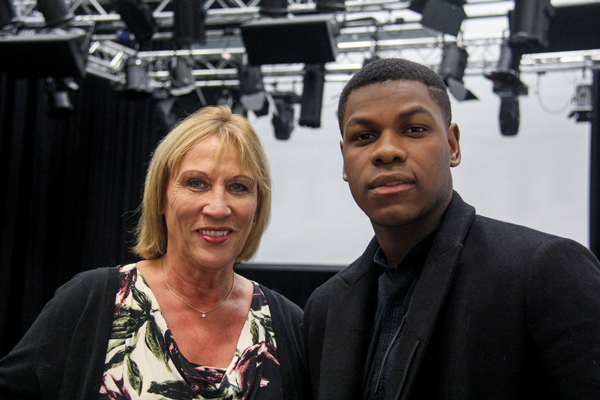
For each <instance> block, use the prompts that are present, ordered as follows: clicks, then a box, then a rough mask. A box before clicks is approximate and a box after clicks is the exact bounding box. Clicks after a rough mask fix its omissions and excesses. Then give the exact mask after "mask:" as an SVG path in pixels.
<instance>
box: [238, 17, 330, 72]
mask: <svg viewBox="0 0 600 400" xmlns="http://www.w3.org/2000/svg"><path fill="white" fill-rule="evenodd" d="M337 28H338V27H337V21H336V20H335V18H332V16H331V15H318V16H308V17H304V16H299V17H296V18H294V19H284V18H274V19H268V20H257V21H252V22H249V23H246V24H242V26H241V31H242V38H243V40H244V45H245V47H246V53H247V54H248V62H249V64H250V65H264V64H293V63H327V62H330V61H335V56H336V53H337V47H336V45H335V41H334V31H336V30H337Z"/></svg>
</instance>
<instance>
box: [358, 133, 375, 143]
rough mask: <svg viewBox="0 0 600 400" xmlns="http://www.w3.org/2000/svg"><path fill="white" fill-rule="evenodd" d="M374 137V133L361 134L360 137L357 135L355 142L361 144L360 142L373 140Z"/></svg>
mask: <svg viewBox="0 0 600 400" xmlns="http://www.w3.org/2000/svg"><path fill="white" fill-rule="evenodd" d="M373 136H374V135H373V134H372V133H368V132H366V133H361V134H359V135H356V136H354V140H355V141H359V142H360V141H364V140H369V139H372V138H373Z"/></svg>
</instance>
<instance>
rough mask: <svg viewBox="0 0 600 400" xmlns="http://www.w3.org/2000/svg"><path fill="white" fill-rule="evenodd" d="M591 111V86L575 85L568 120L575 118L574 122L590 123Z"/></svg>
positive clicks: (586, 84)
mask: <svg viewBox="0 0 600 400" xmlns="http://www.w3.org/2000/svg"><path fill="white" fill-rule="evenodd" d="M593 110H594V109H593V106H592V85H590V84H589V83H585V84H580V85H577V88H576V89H575V96H573V109H572V110H571V112H570V113H569V118H572V117H575V122H590V121H591V120H592V112H593Z"/></svg>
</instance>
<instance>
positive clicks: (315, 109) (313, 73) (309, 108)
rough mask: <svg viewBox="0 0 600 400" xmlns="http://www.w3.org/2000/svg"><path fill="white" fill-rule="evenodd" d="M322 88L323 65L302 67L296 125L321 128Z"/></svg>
mask: <svg viewBox="0 0 600 400" xmlns="http://www.w3.org/2000/svg"><path fill="white" fill-rule="evenodd" d="M324 87H325V64H306V65H305V67H304V81H303V89H302V98H301V100H300V119H299V120H298V125H300V126H308V127H310V128H319V127H320V126H321V108H322V105H323V89H324Z"/></svg>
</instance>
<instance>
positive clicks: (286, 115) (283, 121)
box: [271, 93, 296, 140]
mask: <svg viewBox="0 0 600 400" xmlns="http://www.w3.org/2000/svg"><path fill="white" fill-rule="evenodd" d="M295 100H296V95H295V94H294V93H280V94H274V95H273V101H274V103H275V108H276V109H275V110H274V111H273V119H272V120H271V122H272V123H273V130H274V131H275V138H277V139H279V140H288V139H289V138H290V136H291V134H292V131H293V130H294V102H295Z"/></svg>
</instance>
